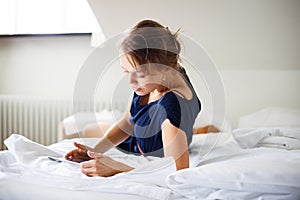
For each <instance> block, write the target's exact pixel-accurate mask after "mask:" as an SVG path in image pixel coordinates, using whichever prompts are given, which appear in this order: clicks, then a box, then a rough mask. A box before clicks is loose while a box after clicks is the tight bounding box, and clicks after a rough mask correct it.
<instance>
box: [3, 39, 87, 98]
mask: <svg viewBox="0 0 300 200" xmlns="http://www.w3.org/2000/svg"><path fill="white" fill-rule="evenodd" d="M92 50H93V48H92V47H91V46H90V36H89V35H77V36H76V35H75V36H74V35H71V36H70V35H69V36H67V35H65V36H17V37H0V72H1V73H0V94H10V95H24V96H42V97H46V98H61V99H71V98H72V95H73V88H74V84H75V80H76V77H77V74H78V72H79V70H80V68H81V66H82V64H83V63H84V61H85V59H86V58H87V57H88V55H89V54H90V52H91V51H92Z"/></svg>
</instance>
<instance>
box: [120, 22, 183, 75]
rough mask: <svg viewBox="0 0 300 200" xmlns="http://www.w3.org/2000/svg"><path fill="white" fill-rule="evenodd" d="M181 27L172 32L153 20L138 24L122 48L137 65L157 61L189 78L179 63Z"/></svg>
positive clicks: (124, 41)
mask: <svg viewBox="0 0 300 200" xmlns="http://www.w3.org/2000/svg"><path fill="white" fill-rule="evenodd" d="M180 31H181V29H178V30H177V31H176V32H175V33H172V32H171V31H170V30H169V28H168V27H164V26H163V25H161V24H160V23H158V22H156V21H153V20H143V21H140V22H139V23H138V24H136V25H135V26H134V27H133V29H132V30H131V31H130V32H129V33H128V35H127V37H126V38H125V39H124V40H123V42H122V43H121V50H122V51H123V53H124V54H125V56H129V57H130V58H131V60H132V61H133V62H134V63H132V65H133V66H134V67H137V66H139V65H145V64H148V63H157V64H160V65H162V66H168V67H171V68H173V69H175V70H177V71H179V72H180V73H181V74H182V75H183V76H184V77H185V78H186V79H187V80H189V78H188V77H187V74H186V73H185V70H184V69H183V68H182V67H181V66H180V65H179V61H180V57H179V54H180V51H181V45H180V42H179V41H178V39H177V36H178V34H179V32H180Z"/></svg>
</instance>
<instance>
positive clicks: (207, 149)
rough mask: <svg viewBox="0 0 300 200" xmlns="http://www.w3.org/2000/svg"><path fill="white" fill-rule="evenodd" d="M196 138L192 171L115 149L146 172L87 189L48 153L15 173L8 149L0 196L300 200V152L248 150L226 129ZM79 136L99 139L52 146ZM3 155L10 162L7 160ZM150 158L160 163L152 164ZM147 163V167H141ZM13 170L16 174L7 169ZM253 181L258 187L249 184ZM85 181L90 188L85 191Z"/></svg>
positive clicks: (94, 182)
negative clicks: (47, 171)
mask: <svg viewBox="0 0 300 200" xmlns="http://www.w3.org/2000/svg"><path fill="white" fill-rule="evenodd" d="M193 137H194V138H193V142H192V144H191V148H190V165H191V168H190V169H185V170H181V171H175V170H174V169H173V168H172V163H173V165H174V161H172V160H168V159H165V160H164V161H165V163H161V161H160V160H161V159H157V158H148V159H145V158H143V157H141V158H140V159H132V157H131V156H128V155H124V154H122V153H121V154H119V152H116V151H115V150H112V151H110V152H108V154H109V155H110V156H112V157H114V158H115V159H120V160H121V161H124V162H127V164H130V165H132V166H135V167H137V170H136V171H137V172H140V173H142V174H138V173H136V174H135V175H130V174H126V173H125V174H123V175H121V176H119V177H117V178H114V179H111V182H105V181H104V182H101V180H100V179H101V178H100V179H97V178H91V179H89V180H91V182H90V184H89V186H90V187H86V186H87V185H85V183H86V182H84V181H83V182H81V184H79V183H76V180H78V179H84V180H88V179H87V178H86V177H82V175H81V174H80V173H77V172H75V173H74V174H73V175H72V177H71V178H70V177H69V178H62V177H63V175H64V173H66V174H65V175H67V174H68V173H70V172H69V171H70V170H69V171H68V168H70V165H68V164H67V163H65V164H60V165H61V167H60V168H56V170H53V169H54V168H55V166H57V163H55V162H52V161H50V160H48V159H46V158H45V157H44V158H42V157H40V158H39V160H35V161H34V162H27V164H26V166H25V172H26V173H23V174H22V176H21V177H19V176H13V172H14V170H15V174H18V170H20V168H19V167H20V166H19V165H12V163H13V162H15V161H14V158H12V157H11V154H12V153H13V151H2V152H0V172H1V173H0V199H1V200H2V199H4V200H6V199H29V200H31V199H72V200H76V199H83V198H84V199H89V200H93V199H112V200H116V199H133V200H134V199H172V200H173V199H174V200H183V199H272V200H273V199H300V195H299V193H297V191H300V182H299V183H298V182H297V180H300V179H299V178H300V170H298V169H300V151H299V150H293V151H288V150H284V149H275V150H274V149H271V148H256V149H242V148H241V147H240V146H239V145H238V144H237V143H236V142H235V141H234V139H233V137H232V136H230V134H226V133H222V134H207V135H195V136H193ZM75 140H76V141H79V142H84V143H86V144H89V145H93V144H94V143H95V142H97V139H72V140H64V141H62V142H59V143H56V144H53V145H50V146H49V147H47V148H48V149H50V150H55V153H57V154H59V155H62V154H64V153H65V152H66V151H68V150H69V149H71V148H72V142H73V141H75ZM28 142H31V141H28ZM41 147H43V146H41ZM44 153H45V152H44ZM46 153H47V155H48V154H49V152H46ZM52 153H53V152H52ZM55 153H54V154H55ZM32 155H36V154H35V153H34V151H32V152H31V153H29V154H25V155H24V156H25V157H24V156H23V157H19V158H18V159H19V161H21V162H24V160H26V159H28V156H29V157H30V156H32ZM120 155H122V156H120ZM26 156H27V157H26ZM52 156H54V155H52ZM3 158H5V159H6V160H5V161H4V160H3ZM29 160H30V159H29ZM150 160H152V161H154V162H149V161H150ZM155 162H157V163H155ZM149 163H152V164H153V165H149ZM166 163H171V164H170V165H169V167H164V170H165V171H160V170H158V171H156V172H155V171H154V173H150V171H149V170H148V173H147V165H148V169H149V168H150V169H151V170H152V169H153V168H157V169H159V166H165V164H166ZM142 164H144V166H146V167H143V168H142V169H139V166H140V165H142ZM5 165H10V167H9V168H8V167H7V166H5ZM63 165H66V166H63ZM36 166H38V168H40V169H43V167H44V166H47V167H50V168H51V166H52V173H53V172H55V173H54V175H53V174H52V176H58V177H59V178H58V179H57V180H56V181H55V179H53V177H52V176H50V177H48V176H47V174H43V172H41V173H37V174H33V173H32V172H30V171H28V170H29V168H30V167H36ZM196 166H198V167H196ZM66 167H67V170H66ZM173 167H174V166H173ZM7 170H9V171H10V173H7ZM139 170H140V171H139ZM172 170H174V171H172ZM23 172H24V171H23ZM279 172H280V173H279ZM1 176H2V177H1ZM60 176H61V177H60ZM122 176H123V177H122ZM118 178H120V179H118ZM58 180H59V181H58ZM250 181H252V185H251V184H247V183H249V182H250ZM268 182H269V183H270V182H272V183H276V184H277V185H276V184H275V185H273V186H268V187H266V184H265V183H268ZM82 184H83V186H85V187H86V188H84V190H79V188H80V186H82ZM99 184H100V186H99ZM101 184H102V185H101ZM103 184H106V185H103ZM151 193H155V194H154V195H153V194H151ZM151 195H153V196H151Z"/></svg>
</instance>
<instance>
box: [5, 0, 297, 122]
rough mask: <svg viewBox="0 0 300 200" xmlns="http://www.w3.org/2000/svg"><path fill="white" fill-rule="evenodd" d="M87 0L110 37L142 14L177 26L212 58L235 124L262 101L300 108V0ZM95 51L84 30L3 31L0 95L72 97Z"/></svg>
mask: <svg viewBox="0 0 300 200" xmlns="http://www.w3.org/2000/svg"><path fill="white" fill-rule="evenodd" d="M143 1H144V2H143ZM90 2H91V4H94V3H95V2H97V3H96V4H97V5H96V8H94V9H95V10H97V11H99V13H98V14H99V15H98V17H99V19H100V25H101V27H102V29H103V31H104V34H106V37H107V38H109V36H113V35H115V34H118V33H119V32H121V31H122V30H124V29H127V28H129V27H131V26H132V25H134V24H135V23H136V22H137V21H138V20H140V19H143V18H153V19H157V20H159V21H160V22H161V23H163V24H165V25H167V26H169V27H170V28H171V29H173V30H175V29H177V28H178V27H182V28H183V30H184V32H183V34H186V35H187V36H190V37H192V38H193V39H194V40H195V41H196V42H198V43H200V44H201V45H203V47H204V48H205V49H206V50H207V52H208V53H209V55H210V57H211V58H212V60H213V61H214V62H215V63H216V67H217V69H218V70H219V72H220V74H221V78H222V80H223V83H224V87H225V94H226V102H225V103H226V110H227V111H228V114H229V115H230V116H231V117H232V120H233V123H234V125H237V121H238V117H239V116H240V115H244V114H247V113H250V112H254V111H256V110H258V109H261V108H263V107H266V106H281V107H293V108H300V94H299V92H298V89H297V87H298V86H299V85H300V79H299V77H300V59H299V52H300V45H299V44H300V40H299V35H300V23H299V20H300V12H299V10H300V1H297V0H252V1H246V0H242V1H240V0H229V1H216V0H207V1H204V0H202V1H196V0H190V1H179V0H164V1H158V0H154V1H145V0H139V1H137V0H128V1H126V3H125V2H124V3H121V2H120V1H117V0H110V1H103V0H97V1H96V0H90ZM120 4H122V5H120ZM147 5H148V6H147ZM92 51H93V48H92V47H91V46H90V37H89V36H84V35H81V36H57V37H54V36H53V37H49V36H43V37H30V36H26V37H0V94H15V95H26V96H43V97H47V98H64V99H71V98H72V96H73V90H74V84H75V81H76V77H77V75H78V72H79V70H80V69H81V67H82V64H83V63H84V61H85V60H86V58H87V57H88V55H89V54H90V53H91V52H92ZM95 62H96V61H95ZM110 76H111V79H110V77H108V79H110V81H111V82H114V79H113V78H114V76H113V75H110ZM123 85H124V87H126V90H127V89H128V88H127V86H125V84H123ZM111 87H112V85H108V87H107V90H106V91H105V93H106V92H111V90H110V88H111ZM108 96H109V95H108ZM118 98H122V97H120V96H118ZM203 98H206V96H205V95H204V97H203ZM103 100H105V99H103ZM203 102H205V100H203ZM204 106H205V105H204Z"/></svg>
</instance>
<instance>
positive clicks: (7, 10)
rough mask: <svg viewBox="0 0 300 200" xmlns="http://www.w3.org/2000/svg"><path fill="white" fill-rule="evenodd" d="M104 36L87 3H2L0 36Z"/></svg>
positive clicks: (15, 0) (66, 0)
mask: <svg viewBox="0 0 300 200" xmlns="http://www.w3.org/2000/svg"><path fill="white" fill-rule="evenodd" d="M65 33H102V31H101V28H100V26H99V24H98V22H97V20H96V17H95V15H94V14H93V12H92V10H91V8H90V6H89V4H88V2H87V1H86V0H0V34H1V35H12V34H17V35H18V34H65Z"/></svg>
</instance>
